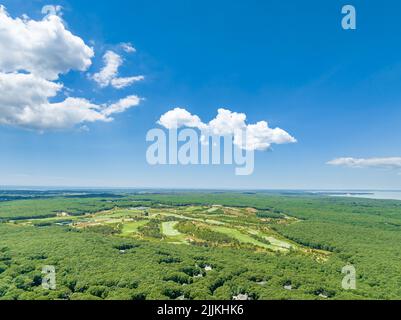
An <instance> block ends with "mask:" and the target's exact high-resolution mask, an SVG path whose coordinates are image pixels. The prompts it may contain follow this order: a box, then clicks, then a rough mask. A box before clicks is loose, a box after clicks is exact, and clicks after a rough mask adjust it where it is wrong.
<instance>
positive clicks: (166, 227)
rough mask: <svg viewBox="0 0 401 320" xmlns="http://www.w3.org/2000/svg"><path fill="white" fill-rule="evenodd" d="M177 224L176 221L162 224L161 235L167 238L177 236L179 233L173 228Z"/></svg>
mask: <svg viewBox="0 0 401 320" xmlns="http://www.w3.org/2000/svg"><path fill="white" fill-rule="evenodd" d="M177 223H178V221H168V222H163V223H162V233H163V234H164V235H165V236H167V237H174V236H179V235H180V234H181V233H180V232H179V231H177V230H176V229H175V228H174V227H175V226H176V225H177Z"/></svg>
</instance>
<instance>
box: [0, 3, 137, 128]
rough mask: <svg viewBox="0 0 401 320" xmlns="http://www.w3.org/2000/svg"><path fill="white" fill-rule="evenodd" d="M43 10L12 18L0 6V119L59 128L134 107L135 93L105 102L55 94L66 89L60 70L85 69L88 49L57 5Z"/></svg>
mask: <svg viewBox="0 0 401 320" xmlns="http://www.w3.org/2000/svg"><path fill="white" fill-rule="evenodd" d="M53 9H54V10H53ZM45 11H46V12H47V13H48V15H47V16H46V17H44V18H43V19H42V20H39V21H36V20H32V19H30V18H29V17H28V16H27V15H24V16H23V17H22V18H12V17H11V16H10V15H9V14H8V13H7V11H6V9H5V8H4V7H3V6H0V124H2V125H12V126H18V127H23V128H29V129H36V130H40V131H43V130H46V129H65V128H71V127H74V126H76V125H84V123H85V122H95V121H103V122H109V121H112V117H111V116H112V114H114V113H119V112H123V111H125V110H126V109H128V108H131V107H134V106H137V105H138V104H139V102H140V98H138V97H136V96H129V97H127V98H123V99H121V100H120V101H118V102H116V103H111V104H108V105H105V104H97V103H93V102H91V101H89V100H87V99H84V98H78V97H69V98H67V99H65V100H62V99H60V98H59V94H60V93H61V91H62V90H63V89H66V88H64V85H63V84H62V83H61V82H59V77H60V75H62V74H66V73H68V72H69V71H71V70H76V71H86V70H87V69H88V68H89V67H90V66H91V64H92V61H91V59H92V57H93V56H94V51H93V49H92V48H90V47H89V46H87V45H86V44H85V42H84V41H83V40H82V39H81V38H80V37H78V36H76V35H73V34H72V33H71V32H70V31H68V30H67V29H66V27H65V25H64V22H63V20H62V19H61V17H60V16H57V15H56V14H57V13H58V14H60V12H59V11H60V8H59V7H57V8H50V7H49V8H47V9H46V10H45ZM54 11H55V12H54ZM56 100H61V101H56Z"/></svg>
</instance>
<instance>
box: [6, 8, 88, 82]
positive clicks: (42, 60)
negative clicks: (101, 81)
mask: <svg viewBox="0 0 401 320" xmlns="http://www.w3.org/2000/svg"><path fill="white" fill-rule="evenodd" d="M93 56H94V52H93V49H92V48H90V47H88V46H87V45H86V44H85V42H84V41H83V40H82V39H81V38H79V37H77V36H75V35H73V34H72V33H71V32H70V31H68V30H67V29H66V28H65V26H64V23H63V20H62V19H61V18H60V17H59V16H56V15H49V16H47V17H46V18H44V19H43V20H40V21H35V20H31V19H27V18H25V19H20V18H16V19H13V18H12V17H10V16H9V14H8V13H7V11H6V9H5V8H4V7H3V6H0V70H1V72H20V71H25V72H29V73H32V74H34V75H36V76H39V77H42V78H44V79H47V80H56V79H58V77H59V75H60V74H65V73H67V72H69V71H70V70H79V71H86V70H87V69H88V68H89V67H90V65H91V64H92V61H91V59H92V57H93Z"/></svg>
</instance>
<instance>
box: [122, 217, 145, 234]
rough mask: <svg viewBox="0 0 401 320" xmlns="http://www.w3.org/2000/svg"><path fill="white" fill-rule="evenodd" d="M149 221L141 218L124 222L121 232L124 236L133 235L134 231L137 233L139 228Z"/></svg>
mask: <svg viewBox="0 0 401 320" xmlns="http://www.w3.org/2000/svg"><path fill="white" fill-rule="evenodd" d="M148 222H149V221H147V220H140V221H134V222H128V223H124V225H123V229H122V231H121V234H122V235H123V236H128V235H131V234H133V233H137V232H138V228H140V227H143V226H144V225H145V224H146V223H148Z"/></svg>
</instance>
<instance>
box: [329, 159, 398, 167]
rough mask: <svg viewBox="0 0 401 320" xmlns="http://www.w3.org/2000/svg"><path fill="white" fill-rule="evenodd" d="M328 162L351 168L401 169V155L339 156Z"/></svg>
mask: <svg viewBox="0 0 401 320" xmlns="http://www.w3.org/2000/svg"><path fill="white" fill-rule="evenodd" d="M327 164H329V165H332V166H342V167H349V168H379V169H401V157H389V158H366V159H364V158H359V159H358V158H337V159H333V160H331V161H329V162H327Z"/></svg>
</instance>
